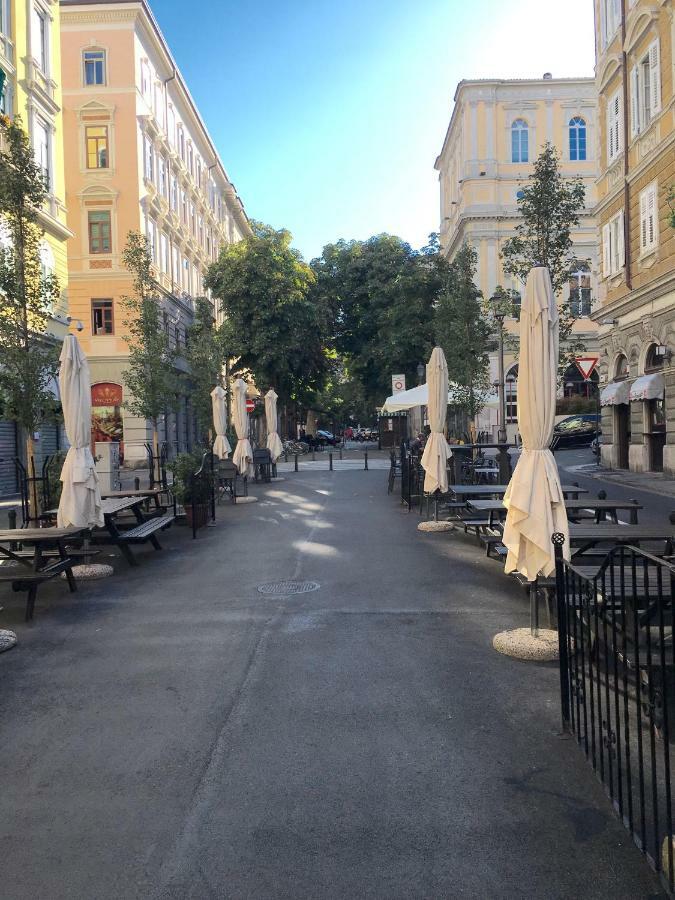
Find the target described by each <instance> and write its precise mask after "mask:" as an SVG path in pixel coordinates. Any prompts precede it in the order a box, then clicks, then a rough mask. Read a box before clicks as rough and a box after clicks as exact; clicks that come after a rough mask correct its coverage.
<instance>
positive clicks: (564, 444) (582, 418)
mask: <svg viewBox="0 0 675 900" xmlns="http://www.w3.org/2000/svg"><path fill="white" fill-rule="evenodd" d="M597 424H598V415H597V414H596V413H581V414H579V415H577V416H568V417H567V418H566V419H562V421H560V422H558V424H557V425H556V426H555V428H554V429H553V441H552V447H553V449H554V450H565V449H567V448H568V447H590V445H591V443H592V442H593V440H594V439H595V437H596V429H597Z"/></svg>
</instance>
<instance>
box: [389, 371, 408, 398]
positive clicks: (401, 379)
mask: <svg viewBox="0 0 675 900" xmlns="http://www.w3.org/2000/svg"><path fill="white" fill-rule="evenodd" d="M404 390H405V375H392V376H391V392H392V394H400V393H401V391H404Z"/></svg>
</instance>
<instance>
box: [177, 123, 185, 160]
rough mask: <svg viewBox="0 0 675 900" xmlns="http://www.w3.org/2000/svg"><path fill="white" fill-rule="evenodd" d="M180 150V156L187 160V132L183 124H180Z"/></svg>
mask: <svg viewBox="0 0 675 900" xmlns="http://www.w3.org/2000/svg"><path fill="white" fill-rule="evenodd" d="M178 152H179V154H180V158H181V159H182V160H183V162H185V132H184V131H183V126H182V125H179V126H178Z"/></svg>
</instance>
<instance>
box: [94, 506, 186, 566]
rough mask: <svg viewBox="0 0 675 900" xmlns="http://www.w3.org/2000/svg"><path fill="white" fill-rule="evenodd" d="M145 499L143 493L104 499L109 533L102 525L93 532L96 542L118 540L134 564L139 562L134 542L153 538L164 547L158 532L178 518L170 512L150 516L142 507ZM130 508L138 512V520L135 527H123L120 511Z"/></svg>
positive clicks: (158, 544)
mask: <svg viewBox="0 0 675 900" xmlns="http://www.w3.org/2000/svg"><path fill="white" fill-rule="evenodd" d="M145 499H146V498H145V497H142V496H136V497H130V496H128V495H127V496H123V497H109V498H108V499H106V500H103V501H102V504H101V506H102V509H103V518H104V520H105V526H104V529H105V531H107V534H103V533H102V532H103V530H104V529H100V528H99V529H96V531H95V532H94V535H93V541H94V542H95V543H98V544H106V543H108V544H115V546H117V547H118V548H119V550H120V553H121V554H122V556H124V558H125V559H126V561H127V562H128V563H129V565H130V566H137V565H138V562H137V561H136V557H135V556H134V554H133V552H132V550H131V546H130V545H131V544H143V543H145V542H146V541H150V543H151V544H152V546H153V547H154V548H155V550H161V549H162V546H161V544H160V543H159V540H158V539H157V532H158V531H163V530H164V529H165V528H168V527H169V525H171V523H172V522H173V520H174V516H173V515H170V514H166V515H161V516H155V517H154V518H146V517H145V516H144V515H143V511H142V509H141V506H142V505H143V503H144V501H145ZM127 511H130V512H132V513H133V514H134V516H135V518H136V523H137V524H136V526H135V527H132V528H127V529H123V528H120V527H119V525H118V522H117V517H118V516H119V514H120V513H122V512H127Z"/></svg>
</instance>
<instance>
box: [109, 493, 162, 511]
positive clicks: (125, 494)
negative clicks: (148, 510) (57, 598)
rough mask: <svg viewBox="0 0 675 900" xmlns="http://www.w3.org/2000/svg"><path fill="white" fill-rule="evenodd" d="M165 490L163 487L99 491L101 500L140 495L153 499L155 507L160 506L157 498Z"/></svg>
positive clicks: (143, 497) (144, 498)
mask: <svg viewBox="0 0 675 900" xmlns="http://www.w3.org/2000/svg"><path fill="white" fill-rule="evenodd" d="M166 492H167V491H166V490H165V488H139V489H138V490H136V489H134V490H129V491H103V492H101V498H102V499H103V500H119V499H121V498H122V497H141V498H142V499H143V500H152V501H154V504H155V507H156V508H157V509H161V508H162V504H161V503H160V502H159V498H160V497H161V496H162V494H165V493H166Z"/></svg>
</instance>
